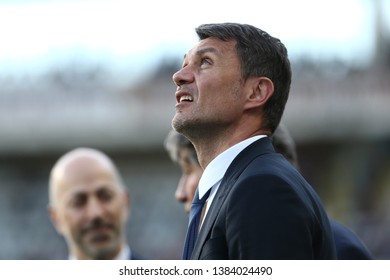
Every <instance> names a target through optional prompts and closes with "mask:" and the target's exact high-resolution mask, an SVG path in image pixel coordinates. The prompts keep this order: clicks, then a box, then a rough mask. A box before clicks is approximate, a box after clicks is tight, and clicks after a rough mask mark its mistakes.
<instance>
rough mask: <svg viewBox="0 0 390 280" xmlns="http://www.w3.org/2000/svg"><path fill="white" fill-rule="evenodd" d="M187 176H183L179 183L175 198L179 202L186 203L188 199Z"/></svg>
mask: <svg viewBox="0 0 390 280" xmlns="http://www.w3.org/2000/svg"><path fill="white" fill-rule="evenodd" d="M186 180H187V179H186V177H185V176H181V178H180V181H179V184H178V185H177V188H176V192H175V198H176V200H177V201H178V202H181V203H184V202H186V201H187V199H188V195H187V191H186V188H185V186H186Z"/></svg>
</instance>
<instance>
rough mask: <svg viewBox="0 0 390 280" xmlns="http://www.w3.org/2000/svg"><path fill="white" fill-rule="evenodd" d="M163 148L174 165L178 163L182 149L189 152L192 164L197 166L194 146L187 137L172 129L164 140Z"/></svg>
mask: <svg viewBox="0 0 390 280" xmlns="http://www.w3.org/2000/svg"><path fill="white" fill-rule="evenodd" d="M164 147H165V150H166V151H167V152H168V154H169V156H170V158H171V160H172V161H173V162H175V163H178V162H179V153H180V151H181V150H182V149H187V150H189V152H190V160H191V161H192V162H193V163H196V164H199V162H198V157H197V155H196V151H195V147H194V145H193V144H192V143H191V141H190V140H188V138H187V137H185V136H184V135H183V134H181V133H178V132H177V131H176V130H174V129H172V130H171V131H170V132H169V133H168V135H167V137H166V138H165V141H164Z"/></svg>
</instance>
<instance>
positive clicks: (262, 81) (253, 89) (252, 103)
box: [244, 77, 274, 109]
mask: <svg viewBox="0 0 390 280" xmlns="http://www.w3.org/2000/svg"><path fill="white" fill-rule="evenodd" d="M246 83H248V84H247V88H248V90H247V96H246V101H247V102H246V104H245V107H244V108H245V109H252V108H258V107H261V106H263V105H264V104H265V103H266V102H267V100H268V99H269V98H270V97H271V96H272V94H273V93H274V83H273V82H272V81H271V79H269V78H267V77H251V78H248V80H247V81H246Z"/></svg>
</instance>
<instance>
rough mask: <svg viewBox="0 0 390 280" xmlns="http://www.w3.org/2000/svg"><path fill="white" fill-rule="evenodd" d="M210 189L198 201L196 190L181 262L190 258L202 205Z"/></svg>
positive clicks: (196, 235)
mask: <svg viewBox="0 0 390 280" xmlns="http://www.w3.org/2000/svg"><path fill="white" fill-rule="evenodd" d="M210 191H211V188H210V189H209V190H208V191H207V193H205V195H204V196H203V197H202V199H199V193H198V189H196V192H195V195H194V200H193V201H192V206H191V211H190V222H189V224H188V229H187V235H186V241H185V243H184V251H183V260H189V259H190V258H191V254H192V250H193V249H194V246H195V242H196V239H197V238H198V232H199V223H200V217H201V215H202V209H203V206H204V203H205V202H206V200H207V198H208V197H209V195H210Z"/></svg>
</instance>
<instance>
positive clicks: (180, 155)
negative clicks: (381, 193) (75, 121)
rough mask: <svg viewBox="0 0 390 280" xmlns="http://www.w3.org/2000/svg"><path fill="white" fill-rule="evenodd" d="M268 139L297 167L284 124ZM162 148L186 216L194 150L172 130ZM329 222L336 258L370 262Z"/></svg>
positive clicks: (194, 177)
mask: <svg viewBox="0 0 390 280" xmlns="http://www.w3.org/2000/svg"><path fill="white" fill-rule="evenodd" d="M271 140H272V144H273V146H274V147H275V150H276V152H278V153H280V154H282V155H283V156H284V157H285V158H286V159H287V160H288V161H289V162H290V163H291V164H293V165H294V166H295V167H296V168H299V165H298V155H297V150H296V147H295V141H294V140H293V138H292V136H291V134H290V132H289V131H288V129H287V128H286V126H285V125H283V124H280V125H279V126H278V128H277V129H276V130H275V132H274V134H273V135H272V136H271ZM164 146H165V149H166V151H167V152H168V154H169V156H170V158H171V160H172V161H173V162H174V163H176V164H178V165H179V167H180V170H181V173H182V175H181V178H180V180H179V183H178V186H177V189H176V192H175V198H176V200H177V201H179V202H181V203H183V205H184V211H185V212H186V213H187V214H189V212H190V209H191V204H192V200H193V198H194V193H195V190H196V188H197V187H198V183H199V180H200V178H201V177H202V173H203V170H202V168H201V167H200V165H199V162H198V159H197V157H196V151H195V148H194V146H193V145H192V143H191V142H190V141H189V140H188V139H187V138H186V137H185V136H183V135H182V134H180V133H178V132H176V131H175V130H171V131H170V132H169V133H168V136H167V137H166V139H165V142H164ZM330 223H331V227H332V231H333V237H334V240H335V244H336V252H337V259H340V260H370V259H373V257H372V254H371V253H370V251H369V250H368V249H367V247H366V245H365V244H364V243H363V242H362V241H361V240H360V238H359V237H358V236H357V235H356V234H355V233H354V232H353V231H352V230H351V229H349V228H348V227H346V226H344V225H342V224H340V223H338V222H336V221H335V220H332V219H331V220H330Z"/></svg>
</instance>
